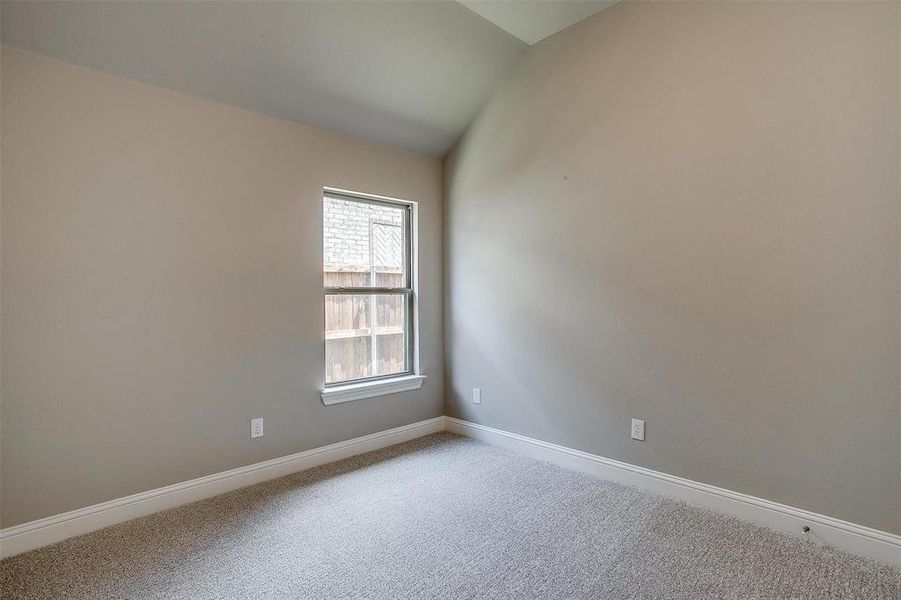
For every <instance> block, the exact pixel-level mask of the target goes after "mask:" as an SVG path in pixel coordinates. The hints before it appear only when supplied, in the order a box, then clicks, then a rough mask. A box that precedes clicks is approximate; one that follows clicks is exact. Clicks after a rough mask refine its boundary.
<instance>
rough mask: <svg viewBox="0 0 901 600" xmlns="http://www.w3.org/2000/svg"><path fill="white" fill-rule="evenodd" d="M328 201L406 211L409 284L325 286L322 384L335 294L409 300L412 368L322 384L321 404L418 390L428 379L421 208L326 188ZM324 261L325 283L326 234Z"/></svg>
mask: <svg viewBox="0 0 901 600" xmlns="http://www.w3.org/2000/svg"><path fill="white" fill-rule="evenodd" d="M325 198H338V199H341V200H348V201H351V202H361V203H367V204H375V205H379V206H391V207H395V208H396V207H401V208H404V209H405V210H406V211H407V212H406V216H405V229H406V230H405V231H404V235H405V240H406V248H405V254H406V260H405V263H406V264H405V267H406V272H407V281H406V282H405V285H404V287H403V288H377V287H359V288H334V287H325V286H324V285H323V288H322V289H323V294H322V306H323V323H322V332H323V335H322V368H323V382H324V381H325V365H326V361H325V343H326V340H325V298H326V296H329V295H335V294H339V295H340V294H372V293H378V294H402V295H404V296H406V297H407V310H408V314H409V331H408V332H407V335H406V336H405V348H404V350H405V352H406V353H407V364H408V365H409V366H410V368H409V370H408V371H405V372H403V373H394V374H391V375H382V376H377V377H368V378H365V379H355V380H349V381H342V382H337V383H332V384H325V383H324V384H323V388H322V390H321V391H320V396H321V398H322V403H323V404H324V405H326V406H330V405H332V404H340V403H342V402H351V401H353V400H360V399H363V398H372V397H375V396H383V395H385V394H394V393H397V392H404V391H408V390H415V389H419V388H420V387H421V386H422V382H423V380H424V379H425V375H423V374H422V373H421V372H420V368H419V261H418V255H419V252H418V249H419V247H418V246H419V244H418V242H419V225H418V221H419V205H418V203H417V202H415V201H412V200H401V199H398V198H389V197H387V196H377V195H375V194H364V193H361V192H353V191H350V190H344V189H340V188H332V187H326V188H323V191H322V203H323V209H324V206H325ZM322 246H323V257H322V260H321V261H320V265H321V268H322V271H323V273H322V278H320V280H319V281H320V282H322V281H325V231H324V230H323V232H322Z"/></svg>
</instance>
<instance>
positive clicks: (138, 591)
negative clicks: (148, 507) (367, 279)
mask: <svg viewBox="0 0 901 600" xmlns="http://www.w3.org/2000/svg"><path fill="white" fill-rule="evenodd" d="M0 586H2V587H0V589H2V592H3V598H5V599H7V600H11V599H13V598H167V599H173V598H186V599H187V598H190V599H204V598H223V599H225V598H228V599H237V598H314V599H317V600H318V599H329V598H449V599H450V598H453V599H460V598H617V599H619V598H901V571H898V570H895V569H892V568H890V567H887V566H881V565H879V564H877V563H874V562H870V561H867V560H864V559H861V558H857V557H854V556H850V555H848V554H844V553H841V552H838V551H834V550H829V549H825V548H820V547H817V546H814V545H810V544H807V543H804V542H801V541H799V540H797V539H794V538H791V537H788V536H785V535H782V534H779V533H776V532H773V531H770V530H768V529H764V528H761V527H757V526H753V525H749V524H746V523H742V522H740V521H737V520H735V519H731V518H728V517H724V516H721V515H717V514H714V513H711V512H708V511H705V510H701V509H697V508H692V507H689V506H687V505H685V504H682V503H680V502H676V501H673V500H668V499H664V498H661V497H658V496H654V495H651V494H648V493H645V492H642V491H639V490H636V489H633V488H629V487H624V486H621V485H618V484H614V483H610V482H607V481H603V480H599V479H595V478H593V477H591V476H588V475H583V474H580V473H575V472H571V471H567V470H564V469H561V468H559V467H556V466H554V465H550V464H546V463H543V462H539V461H536V460H532V459H529V458H525V457H520V456H517V455H514V454H511V453H507V452H505V451H501V450H498V449H495V448H492V447H490V446H486V445H483V444H481V443H479V442H475V441H472V440H469V439H465V438H460V437H456V436H451V435H448V434H438V435H434V436H429V437H427V438H421V439H419V440H415V441H413V442H409V443H406V444H401V445H399V446H394V447H392V448H388V449H385V450H380V451H377V452H373V453H370V454H367V455H363V456H359V457H356V458H352V459H348V460H345V461H342V462H339V463H333V464H331V465H326V466H324V467H319V468H317V469H313V470H311V471H306V472H303V473H298V474H296V475H291V476H289V477H284V478H282V479H278V480H275V481H270V482H266V483H262V484H259V485H256V486H253V487H249V488H244V489H242V490H238V491H235V492H232V493H229V494H226V495H223V496H219V497H217V498H213V499H210V500H206V501H203V502H198V503H195V504H191V505H188V506H184V507H181V508H177V509H174V510H170V511H168V512H164V513H160V514H156V515H152V516H150V517H145V518H142V519H137V520H135V521H131V522H128V523H124V524H122V525H117V526H114V527H110V528H108V529H105V530H102V531H98V532H95V533H92V534H88V535H86V536H82V537H80V538H76V539H72V540H67V541H65V542H62V543H60V544H57V545H55V546H51V547H47V548H43V549H40V550H36V551H33V552H30V553H27V554H23V555H20V556H17V557H13V558H11V559H7V560H6V561H3V562H2V563H0Z"/></svg>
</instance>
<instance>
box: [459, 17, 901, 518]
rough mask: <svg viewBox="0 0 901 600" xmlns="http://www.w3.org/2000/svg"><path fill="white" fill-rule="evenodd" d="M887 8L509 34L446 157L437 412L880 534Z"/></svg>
mask: <svg viewBox="0 0 901 600" xmlns="http://www.w3.org/2000/svg"><path fill="white" fill-rule="evenodd" d="M899 22H901V4H899V3H854V2H849V3H819V2H813V3H753V2H744V3H728V2H722V3H717V2H710V3H684V2H673V3H650V2H626V3H624V4H620V5H617V6H615V7H613V8H611V9H609V10H607V11H604V12H602V13H600V14H599V15H597V16H595V17H593V18H591V19H589V20H587V21H585V22H583V23H581V24H579V25H577V26H575V27H573V28H571V29H569V30H567V31H564V32H562V33H561V34H558V35H557V36H554V37H552V38H549V39H548V40H546V41H544V42H542V43H540V44H538V45H537V46H535V47H533V48H532V50H531V51H530V52H529V54H528V55H527V57H526V59H525V61H524V63H523V64H522V65H521V67H520V68H519V69H518V70H517V71H516V73H514V74H513V75H512V76H511V78H510V80H509V81H508V82H507V83H506V85H505V86H504V87H503V88H502V90H501V91H500V93H499V94H498V95H497V96H496V97H495V98H494V100H493V101H492V102H491V104H490V105H489V106H488V107H487V109H486V110H485V111H484V112H483V113H482V114H481V116H480V117H479V118H478V119H477V121H476V122H475V124H474V125H473V126H472V127H471V128H470V130H469V132H468V133H467V135H466V136H465V138H464V140H463V141H462V143H461V144H460V145H459V146H458V148H457V151H456V153H455V155H454V156H453V157H452V160H450V161H448V163H447V166H446V171H445V178H446V187H447V191H446V198H445V204H446V215H445V227H446V242H447V250H446V255H445V261H446V267H447V271H446V274H447V278H446V302H445V306H446V319H445V327H446V336H447V339H448V345H447V359H448V376H447V382H448V405H449V406H448V410H449V413H450V414H452V415H454V416H460V417H465V418H467V419H470V420H473V421H476V422H479V423H485V424H488V425H491V426H495V427H500V428H502V429H506V430H510V431H514V432H518V433H521V434H525V435H529V436H533V437H537V438H540V439H544V440H547V441H550V442H556V443H561V444H565V445H568V446H572V447H576V448H579V449H581V450H586V451H589V452H593V453H597V454H601V455H604V456H608V457H611V458H615V459H619V460H624V461H627V462H630V463H633V464H637V465H642V466H646V467H650V468H653V469H659V470H661V471H665V472H668V473H673V474H676V475H681V476H685V477H688V478H691V479H694V480H698V481H703V482H707V483H711V484H715V485H719V486H723V487H726V488H729V489H733V490H738V491H741V492H746V493H750V494H753V495H756V496H761V497H764V498H769V499H772V500H776V501H780V502H784V503H788V504H792V505H795V506H800V507H804V508H807V509H810V510H813V511H817V512H820V513H825V514H828V515H832V516H835V517H838V518H842V519H847V520H850V521H854V522H858V523H862V524H864V525H869V526H873V527H877V528H880V529H884V530H887V531H892V532H894V533H901V481H899V477H901V474H899V473H901V325H899V320H901V296H899V284H901V231H899V229H901V196H899V191H901V181H899V165H901V148H899V143H901V142H899V140H901V138H899V135H901V130H899V118H901V97H899V86H901V81H899V56H901V48H899V38H901V25H899ZM473 387H480V388H481V389H482V404H481V405H478V406H476V405H474V404H472V402H471V400H470V396H471V389H472V388H473ZM631 417H637V418H643V419H646V420H647V441H646V442H644V443H639V442H634V441H630V440H629V434H628V433H629V419H630V418H631Z"/></svg>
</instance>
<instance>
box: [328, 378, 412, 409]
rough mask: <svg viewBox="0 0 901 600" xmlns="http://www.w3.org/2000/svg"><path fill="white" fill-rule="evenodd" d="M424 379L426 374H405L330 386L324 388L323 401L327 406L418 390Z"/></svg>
mask: <svg viewBox="0 0 901 600" xmlns="http://www.w3.org/2000/svg"><path fill="white" fill-rule="evenodd" d="M423 379H425V375H403V376H401V377H393V378H391V379H381V380H379V381H366V382H364V383H351V384H349V385H339V386H335V387H330V388H326V389H324V390H322V393H321V396H322V403H323V404H324V405H326V406H331V405H332V404H340V403H342V402H352V401H353V400H362V399H363V398H372V397H374V396H384V395H385V394H394V393H396V392H406V391H408V390H418V389H419V388H420V387H421V386H422V380H423Z"/></svg>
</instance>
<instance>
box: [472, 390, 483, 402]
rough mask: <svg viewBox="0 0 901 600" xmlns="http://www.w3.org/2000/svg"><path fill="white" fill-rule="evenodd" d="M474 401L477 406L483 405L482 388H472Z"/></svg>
mask: <svg viewBox="0 0 901 600" xmlns="http://www.w3.org/2000/svg"><path fill="white" fill-rule="evenodd" d="M472 401H473V403H475V404H481V403H482V390H481V388H472Z"/></svg>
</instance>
